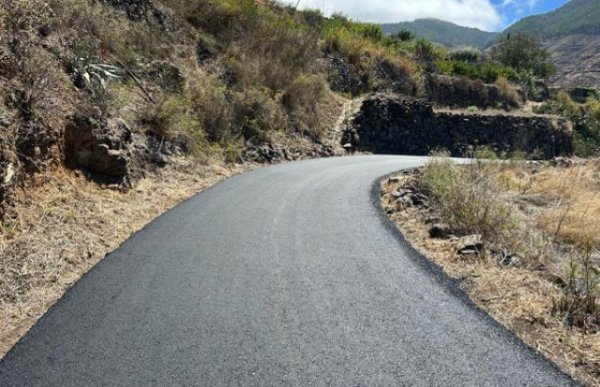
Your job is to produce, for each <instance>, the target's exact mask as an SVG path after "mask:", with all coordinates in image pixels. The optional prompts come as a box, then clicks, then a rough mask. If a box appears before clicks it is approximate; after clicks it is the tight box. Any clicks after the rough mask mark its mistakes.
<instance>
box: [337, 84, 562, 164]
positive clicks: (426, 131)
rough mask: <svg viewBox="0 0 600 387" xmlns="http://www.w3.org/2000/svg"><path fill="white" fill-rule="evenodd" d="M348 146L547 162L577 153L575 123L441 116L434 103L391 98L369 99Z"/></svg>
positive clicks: (347, 134) (344, 140) (548, 119)
mask: <svg viewBox="0 0 600 387" xmlns="http://www.w3.org/2000/svg"><path fill="white" fill-rule="evenodd" d="M342 143H343V144H350V145H351V146H352V148H353V149H355V150H361V151H368V152H373V153H381V154H405V155H427V154H429V153H430V152H431V151H433V150H435V149H445V150H447V151H449V152H450V153H451V154H452V155H453V156H463V155H465V154H466V153H467V152H468V151H469V150H471V149H473V148H474V147H478V146H488V147H491V148H493V149H494V150H496V151H497V152H499V153H500V152H506V153H512V152H515V151H520V152H525V153H527V154H528V155H530V157H532V158H544V159H549V158H553V157H556V156H568V155H571V154H572V153H573V133H572V130H571V125H570V123H569V122H568V121H567V120H564V119H560V118H558V117H546V116H515V115H484V114H464V113H463V114H461V113H436V112H434V110H433V108H432V105H431V104H430V103H427V102H423V101H420V100H414V99H405V98H403V97H401V96H398V95H390V94H374V95H371V96H370V97H368V98H366V99H365V100H364V102H363V105H362V107H361V109H360V111H359V112H358V114H357V115H356V116H355V117H354V119H353V120H352V121H351V122H350V124H349V125H348V127H347V129H346V131H345V133H344V136H343V138H342Z"/></svg>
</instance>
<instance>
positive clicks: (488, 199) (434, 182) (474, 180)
mask: <svg viewBox="0 0 600 387" xmlns="http://www.w3.org/2000/svg"><path fill="white" fill-rule="evenodd" d="M422 181H423V183H424V185H425V186H424V189H425V190H426V191H428V192H430V194H431V195H432V197H433V199H434V200H435V203H436V207H437V208H439V210H440V215H441V218H442V219H443V221H444V222H446V223H448V224H449V225H450V227H451V228H452V229H453V231H454V232H456V233H457V234H459V235H469V234H481V235H482V237H483V238H484V240H488V241H492V240H499V239H503V238H507V237H509V236H510V234H511V232H514V228H515V222H514V220H513V218H512V216H511V209H510V208H509V207H508V206H507V205H506V204H504V203H503V202H502V201H500V200H498V195H499V194H500V192H502V190H501V188H500V186H499V184H498V182H497V181H496V180H495V178H494V177H493V175H490V174H488V170H487V166H486V163H483V162H480V161H475V162H474V164H472V165H471V166H469V167H467V168H465V167H461V166H458V165H455V164H454V163H453V162H452V161H451V160H450V159H449V158H448V157H447V156H446V155H443V156H442V157H433V158H432V159H431V160H430V161H429V162H428V163H427V165H426V166H425V168H424V170H423V180H422Z"/></svg>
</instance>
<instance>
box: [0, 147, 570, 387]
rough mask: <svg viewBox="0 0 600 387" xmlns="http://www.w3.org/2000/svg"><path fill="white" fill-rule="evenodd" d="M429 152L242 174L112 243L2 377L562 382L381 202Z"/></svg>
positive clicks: (150, 381) (52, 380) (121, 381)
mask: <svg viewBox="0 0 600 387" xmlns="http://www.w3.org/2000/svg"><path fill="white" fill-rule="evenodd" d="M421 162H422V159H418V158H408V157H356V158H340V159H328V160H314V161H308V162H301V163H291V164H286V165H279V166H274V167H270V168H264V169H261V170H258V171H255V172H252V173H249V174H246V175H242V176H237V177H233V178H231V179H229V180H226V181H225V182H223V183H221V184H218V185H217V186H215V187H213V188H211V189H209V190H207V191H205V192H203V193H201V194H200V195H197V196H196V197H194V198H193V199H191V200H189V201H187V202H185V203H183V204H181V205H179V206H178V207H176V208H175V209H174V210H172V211H170V212H169V213H167V214H165V215H163V216H161V217H160V218H159V219H157V220H156V221H154V222H153V223H152V224H150V225H149V226H147V227H146V228H144V229H143V230H142V231H141V232H139V233H137V234H136V235H135V236H134V237H132V238H131V239H130V240H129V241H127V242H126V243H125V244H124V245H123V246H122V247H121V248H120V249H119V250H118V251H116V252H115V253H113V254H111V255H109V256H108V257H107V258H106V259H105V260H104V261H102V262H101V263H100V264H99V265H98V266H97V267H96V268H94V269H93V270H92V271H91V272H90V273H89V274H88V275H86V276H85V277H84V278H83V280H81V281H80V282H79V283H78V284H77V285H76V286H75V287H74V288H73V289H72V290H71V291H69V292H68V293H67V294H66V295H65V297H64V298H63V299H62V300H61V301H60V302H59V303H58V304H57V305H56V306H55V307H53V308H52V309H51V310H50V311H49V312H48V313H47V315H46V316H45V317H44V318H42V319H41V320H40V322H39V323H38V324H37V325H36V326H35V327H34V328H33V329H32V331H31V332H30V333H29V334H28V335H27V336H26V337H25V338H24V339H23V340H21V342H20V343H19V344H18V345H17V346H16V347H15V348H14V349H13V350H12V351H11V352H10V353H9V354H8V355H7V356H6V357H5V359H4V360H3V361H2V362H1V363H0V386H12V385H15V386H22V385H23V386H36V385H40V386H41V385H44V386H92V385H144V386H148V385H165V386H166V385H169V386H171V385H202V386H329V385H332V386H388V385H389V386H401V385H409V386H417V385H422V386H433V385H439V386H468V385H473V386H483V385H489V386H525V385H530V386H559V385H571V384H573V382H572V381H571V380H570V379H569V378H567V377H565V376H564V375H563V374H561V373H560V372H558V371H557V370H556V368H554V367H553V366H552V365H551V364H550V363H549V362H547V361H546V360H544V359H542V358H541V357H540V356H539V355H537V354H536V353H534V352H533V351H532V350H530V349H528V348H527V347H525V346H523V344H522V343H521V342H520V341H518V340H517V339H516V338H515V337H514V336H512V335H511V334H509V333H508V332H507V331H505V330H504V329H503V328H501V327H500V326H499V325H497V324H496V323H494V322H493V321H492V320H491V319H490V318H488V317H487V316H486V315H485V314H484V313H482V312H480V311H479V310H477V309H476V308H474V307H473V306H472V305H471V304H470V302H469V301H468V300H466V298H465V297H464V295H462V293H460V291H458V290H457V288H456V286H454V284H453V282H452V281H449V280H448V279H446V278H445V277H444V276H443V275H440V273H439V272H438V271H437V270H436V269H435V268H433V267H432V266H431V265H429V264H428V263H427V262H426V261H425V259H424V258H422V257H420V256H419V255H418V254H416V253H414V252H413V251H412V250H411V249H410V248H408V247H407V246H406V244H405V243H404V242H403V241H402V238H401V237H400V236H399V234H398V233H397V232H396V231H395V230H394V229H393V228H392V227H391V226H390V224H389V223H388V222H387V221H386V219H385V217H384V216H383V215H382V213H381V212H380V210H379V208H378V207H377V205H376V204H377V203H376V201H377V200H376V195H375V191H374V190H373V187H374V183H375V182H376V181H377V179H378V178H379V177H381V176H383V175H386V174H388V173H391V172H393V171H396V170H399V169H402V168H409V167H414V166H416V165H418V164H420V163H421Z"/></svg>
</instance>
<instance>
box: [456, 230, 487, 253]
mask: <svg viewBox="0 0 600 387" xmlns="http://www.w3.org/2000/svg"><path fill="white" fill-rule="evenodd" d="M483 248H484V243H483V241H482V239H481V235H479V234H476V235H468V236H464V237H462V238H459V239H458V240H457V241H456V252H457V253H458V254H459V255H463V256H471V255H476V256H480V255H481V253H482V252H483Z"/></svg>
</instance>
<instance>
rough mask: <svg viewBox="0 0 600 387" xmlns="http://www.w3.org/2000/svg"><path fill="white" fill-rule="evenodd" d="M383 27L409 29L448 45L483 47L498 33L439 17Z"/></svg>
mask: <svg viewBox="0 0 600 387" xmlns="http://www.w3.org/2000/svg"><path fill="white" fill-rule="evenodd" d="M382 28H383V31H384V32H385V33H387V34H393V33H396V32H398V31H401V30H408V31H411V32H412V33H414V34H415V35H416V36H418V37H423V38H427V39H429V40H431V41H434V42H436V43H440V44H443V45H445V46H448V47H456V46H473V47H478V48H483V47H485V46H487V45H488V43H489V42H490V41H491V40H492V39H494V38H495V37H496V36H497V35H498V34H497V33H495V32H486V31H482V30H479V29H477V28H469V27H462V26H459V25H457V24H454V23H450V22H446V21H443V20H438V19H417V20H415V21H412V22H401V23H393V24H383V25H382Z"/></svg>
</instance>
